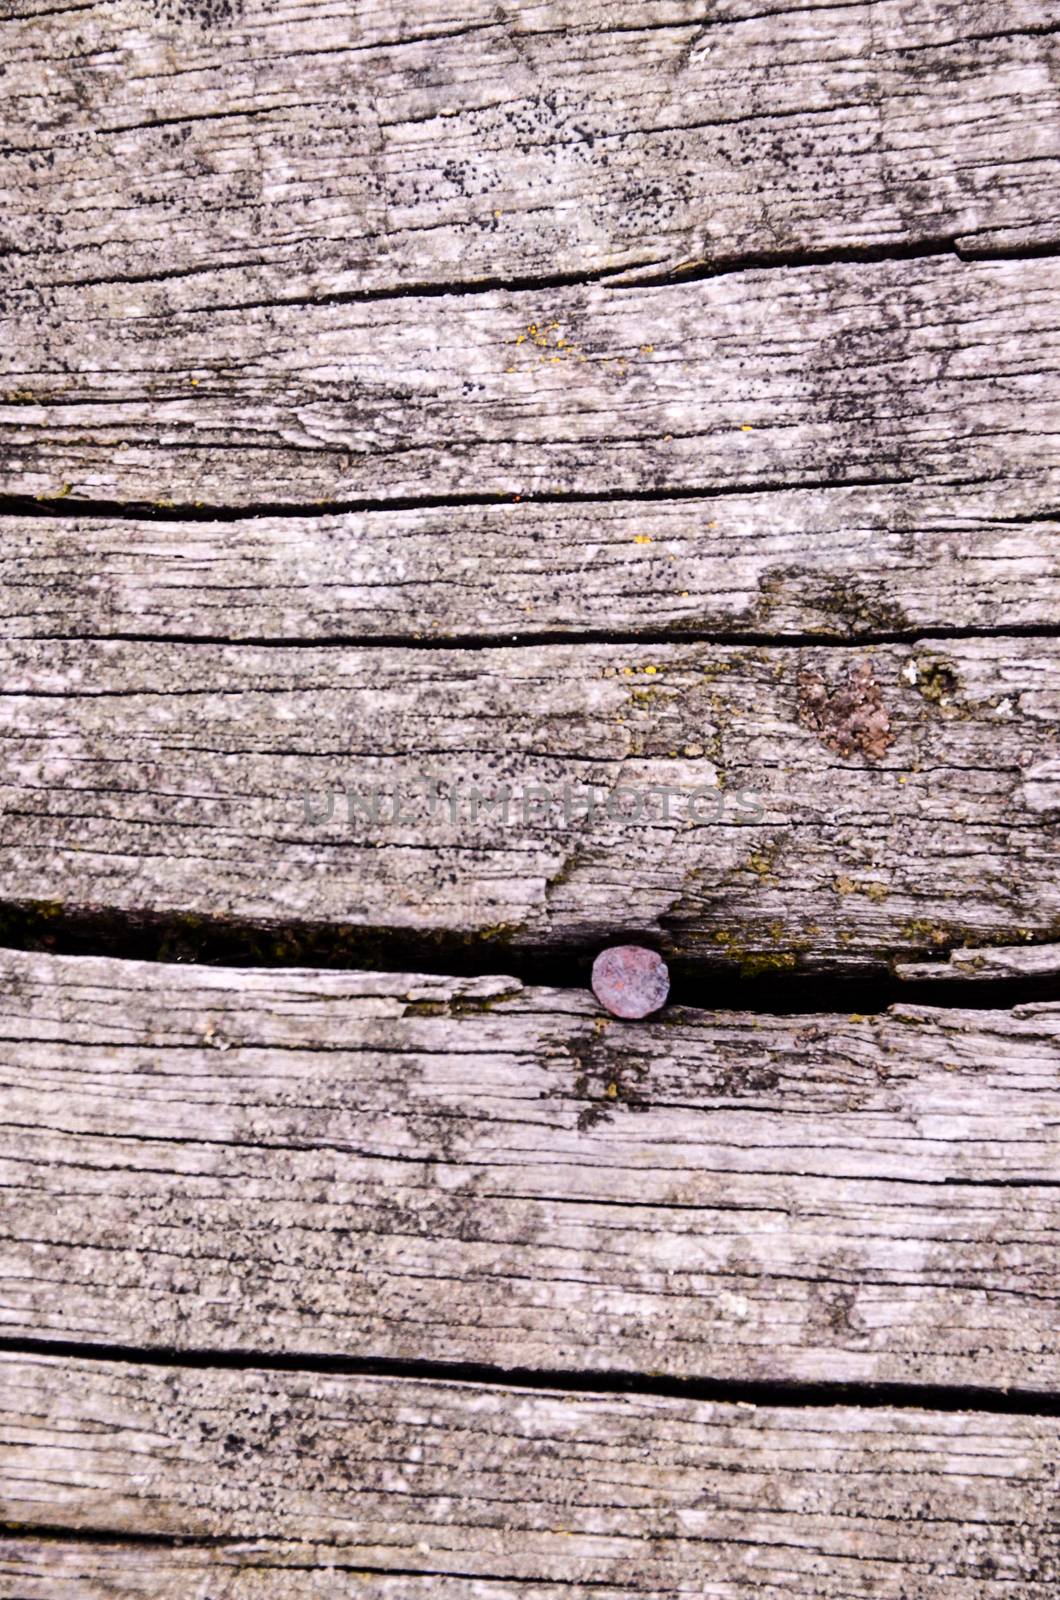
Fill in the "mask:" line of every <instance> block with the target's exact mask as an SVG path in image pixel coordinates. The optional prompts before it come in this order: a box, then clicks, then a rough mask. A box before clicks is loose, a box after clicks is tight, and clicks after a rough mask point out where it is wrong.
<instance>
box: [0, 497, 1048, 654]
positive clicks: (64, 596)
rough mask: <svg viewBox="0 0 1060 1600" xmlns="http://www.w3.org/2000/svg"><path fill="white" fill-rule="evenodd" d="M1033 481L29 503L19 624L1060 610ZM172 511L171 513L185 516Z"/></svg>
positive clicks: (10, 602)
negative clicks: (239, 503) (211, 516)
mask: <svg viewBox="0 0 1060 1600" xmlns="http://www.w3.org/2000/svg"><path fill="white" fill-rule="evenodd" d="M1038 505H1039V491H1038V489H1037V487H1036V486H1035V485H1034V483H1033V482H1004V483H1000V484H993V485H992V484H984V485H980V486H970V487H968V488H960V489H958V488H954V487H953V486H951V485H947V486H945V487H942V486H939V485H937V484H930V483H924V484H915V483H914V484H908V483H907V484H902V485H901V486H897V485H889V484H881V485H879V486H877V487H876V488H872V489H860V488H859V489H843V488H830V489H794V490H767V491H764V492H761V493H759V494H747V495H742V494H735V495H721V496H715V497H711V496H709V495H705V496H703V497H702V498H694V499H688V500H683V499H681V500H652V501H638V500H628V499H627V500H625V501H623V500H622V499H621V498H619V499H617V500H614V501H611V500H604V501H594V502H592V503H589V504H583V503H578V502H568V503H563V502H558V503H552V504H541V503H539V502H534V501H522V502H520V503H519V504H507V505H488V506H477V505H466V506H450V507H442V508H426V509H425V508H419V509H415V510H379V511H369V512H361V513H355V512H348V513H345V514H338V515H328V514H326V513H325V514H311V515H301V516H298V515H287V516H258V517H255V516H253V515H247V516H245V517H241V518H239V519H238V520H235V521H224V522H220V521H213V522H209V521H207V522H190V521H186V520H181V518H180V517H179V516H174V517H173V519H172V520H170V519H169V518H168V517H167V519H166V520H164V521H162V520H151V521H147V520H143V519H137V518H136V517H129V516H127V515H125V516H121V517H118V516H110V517H106V516H104V517H100V516H77V515H73V516H71V515H67V514H64V513H63V510H62V507H61V506H56V507H52V508H49V514H48V515H45V516H21V517H20V516H14V517H11V518H9V519H7V521H6V523H5V543H4V547H3V549H2V550H0V632H2V633H3V634H4V635H5V636H7V637H28V638H50V637H51V638H54V637H66V638H69V637H86V636H87V637H108V636H111V637H113V636H115V635H122V634H125V635H129V634H133V635H138V636H148V635H155V636H158V637H166V636H173V635H176V636H184V637H190V638H215V639H232V640H240V639H247V640H253V639H259V640H277V639H291V640H310V641H311V640H313V639H322V638H325V639H326V638H347V639H349V638H353V639H358V638H363V639H366V640H369V639H378V638H383V639H386V638H390V639H397V638H404V639H408V640H410V641H411V640H414V639H418V638H442V639H444V638H451V639H455V640H459V639H467V638H474V637H481V636H483V635H488V636H493V637H495V638H503V636H504V635H511V634H513V633H514V634H517V635H518V636H519V637H520V638H530V639H532V638H534V637H537V636H539V635H541V634H555V633H577V634H580V635H585V634H587V633H588V634H595V635H597V636H601V637H606V636H607V635H609V634H610V635H611V636H614V635H615V634H616V633H622V632H630V633H637V632H644V631H654V632H655V633H659V632H662V631H665V630H669V631H672V632H673V633H675V634H679V633H682V632H697V633H703V632H707V633H715V634H720V635H730V634H731V635H732V636H733V637H739V636H740V635H747V634H751V635H757V636H765V635H768V636H770V637H783V636H784V635H793V636H800V635H806V634H811V635H812V634H820V635H821V636H822V637H833V638H839V639H842V638H846V637H855V638H856V637H858V636H859V635H866V634H869V635H874V634H879V633H888V634H895V633H909V634H915V633H916V632H917V631H920V632H927V631H930V630H931V629H935V628H943V629H953V628H986V629H990V630H994V629H996V628H997V627H998V625H999V622H1000V623H1002V624H1003V625H1004V626H1006V627H1008V628H1020V627H1047V626H1049V625H1050V624H1051V623H1053V622H1054V621H1055V619H1056V618H1057V617H1058V616H1060V522H1058V521H1055V520H1049V519H1047V518H1045V517H1043V519H1042V520H1041V521H1038V520H1035V512H1036V509H1037V507H1038ZM170 516H172V514H170Z"/></svg>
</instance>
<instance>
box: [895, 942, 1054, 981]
mask: <svg viewBox="0 0 1060 1600" xmlns="http://www.w3.org/2000/svg"><path fill="white" fill-rule="evenodd" d="M894 971H895V976H896V977H897V978H900V979H902V980H903V981H910V982H917V983H924V982H934V981H936V980H942V979H944V980H946V981H947V982H952V981H953V980H954V979H955V978H956V979H960V980H961V981H962V982H966V983H990V982H996V981H997V980H998V979H1003V978H1055V977H1060V944H1030V945H1001V946H990V945H988V946H985V947H984V948H982V949H978V950H976V949H961V950H951V951H950V953H949V955H948V956H946V957H945V958H943V959H942V960H939V961H899V962H896V963H895V969H894Z"/></svg>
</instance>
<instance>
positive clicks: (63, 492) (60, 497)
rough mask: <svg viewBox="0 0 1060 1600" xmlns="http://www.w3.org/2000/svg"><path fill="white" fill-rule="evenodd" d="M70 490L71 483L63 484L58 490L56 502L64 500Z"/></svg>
mask: <svg viewBox="0 0 1060 1600" xmlns="http://www.w3.org/2000/svg"><path fill="white" fill-rule="evenodd" d="M72 488H73V484H72V483H64V484H63V486H62V488H61V489H60V490H59V493H58V494H57V495H56V496H55V498H56V500H65V499H66V497H67V495H68V494H69V493H70V490H71V489H72Z"/></svg>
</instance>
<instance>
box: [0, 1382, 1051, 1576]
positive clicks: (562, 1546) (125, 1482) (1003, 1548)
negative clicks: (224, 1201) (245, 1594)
mask: <svg viewBox="0 0 1060 1600" xmlns="http://www.w3.org/2000/svg"><path fill="white" fill-rule="evenodd" d="M0 1381H2V1385H3V1387H2V1389H0V1407H2V1410H0V1437H2V1438H3V1439H4V1442H5V1448H4V1450H3V1456H2V1463H0V1497H2V1503H3V1505H4V1507H5V1514H6V1516H7V1517H8V1518H9V1519H10V1520H12V1521H15V1522H18V1521H23V1522H24V1521H28V1520H32V1521H33V1522H36V1523H39V1522H41V1521H45V1522H47V1524H48V1525H50V1526H53V1527H60V1528H70V1529H82V1530H86V1531H91V1530H102V1531H105V1532H107V1533H116V1532H121V1531H129V1532H135V1533H137V1534H139V1535H141V1536H142V1535H144V1534H151V1533H155V1534H164V1535H170V1536H172V1535H178V1536H191V1537H197V1538H204V1537H205V1538H211V1537H218V1536H220V1537H222V1538H226V1539H239V1540H242V1541H246V1542H248V1543H250V1544H252V1545H253V1544H259V1545H265V1546H266V1547H267V1546H268V1545H269V1544H270V1543H271V1542H272V1541H277V1542H278V1543H279V1547H280V1550H281V1552H283V1550H284V1544H285V1543H291V1544H298V1545H300V1546H301V1547H302V1550H303V1552H304V1553H303V1554H302V1556H301V1561H302V1563H303V1564H308V1565H310V1566H317V1567H323V1566H327V1564H328V1562H329V1560H331V1559H334V1558H335V1557H339V1558H340V1559H341V1560H342V1561H343V1562H344V1564H345V1565H347V1566H357V1565H361V1564H363V1565H364V1566H367V1567H370V1568H376V1569H383V1570H385V1569H387V1568H390V1569H399V1570H404V1571H409V1570H411V1571H412V1572H416V1571H421V1572H422V1571H432V1572H439V1573H445V1572H449V1573H454V1574H456V1573H459V1574H463V1575H465V1576H466V1577H468V1578H473V1577H476V1576H478V1575H480V1574H481V1575H482V1576H485V1577H493V1578H495V1579H504V1578H511V1579H524V1580H527V1581H531V1582H532V1581H544V1582H550V1581H551V1582H557V1581H565V1582H570V1581H574V1582H580V1583H586V1584H589V1583H603V1584H609V1583H610V1584H616V1585H617V1586H618V1589H619V1592H620V1593H631V1592H636V1591H639V1590H640V1589H642V1588H648V1589H650V1588H652V1587H653V1586H654V1587H656V1588H665V1589H666V1590H667V1591H668V1592H674V1591H673V1588H671V1586H674V1587H675V1588H676V1591H677V1592H678V1593H679V1592H681V1590H682V1589H689V1588H691V1586H692V1585H693V1584H697V1585H699V1588H698V1589H697V1590H696V1592H697V1593H700V1594H702V1593H709V1594H717V1595H721V1596H729V1595H733V1596H735V1595H736V1594H740V1595H747V1594H751V1595H755V1596H758V1595H760V1594H761V1592H762V1591H763V1590H764V1591H765V1593H767V1594H769V1593H775V1592H776V1591H777V1589H780V1588H783V1587H784V1585H785V1584H786V1585H788V1586H789V1588H788V1592H789V1593H798V1594H804V1593H809V1594H814V1595H818V1594H819V1595H834V1596H840V1595H843V1596H847V1595H850V1594H863V1593H869V1592H871V1593H873V1594H882V1595H884V1596H895V1597H897V1596H898V1595H900V1594H903V1593H905V1594H907V1593H909V1592H910V1591H912V1592H915V1593H916V1594H917V1595H918V1596H923V1597H924V1600H983V1597H984V1596H997V1597H999V1600H1000V1597H1001V1596H1002V1595H1003V1596H1005V1600H1029V1597H1030V1596H1034V1597H1035V1600H1038V1597H1041V1600H1045V1597H1046V1595H1047V1585H1048V1584H1049V1582H1050V1580H1051V1579H1052V1578H1053V1576H1054V1574H1055V1572H1056V1563H1057V1559H1058V1556H1060V1548H1058V1546H1060V1538H1058V1530H1057V1526H1056V1522H1055V1509H1056V1496H1057V1493H1058V1491H1060V1479H1058V1468H1057V1444H1058V1436H1060V1423H1058V1421H1057V1419H1056V1418H1047V1417H1026V1416H1018V1417H1013V1416H993V1415H968V1414H964V1415H962V1414H960V1413H956V1414H945V1413H932V1412H925V1411H915V1410H909V1411H898V1410H884V1409H880V1410H871V1411H857V1410H853V1409H847V1408H843V1407H835V1408H829V1409H821V1410H800V1409H790V1408H773V1407H769V1408H764V1407H763V1408H755V1407H753V1406H733V1405H719V1404H704V1403H701V1402H695V1401H685V1400H675V1399H662V1398H650V1397H646V1396H638V1395H609V1394H594V1395H571V1394H567V1393H561V1392H549V1391H538V1392H535V1391H532V1390H526V1389H523V1390H520V1389H504V1388H482V1387H479V1386H477V1385H471V1384H456V1383H436V1382H414V1381H408V1380H393V1379H383V1378H366V1377H349V1376H339V1375H327V1374H314V1375H309V1374H304V1373H291V1372H260V1371H235V1372H232V1371H216V1370H214V1371H210V1370H206V1371H193V1372H189V1371H187V1370H183V1369H180V1368H174V1369H160V1368H154V1367H137V1366H133V1365H128V1366H127V1365H124V1364H119V1363H109V1362H99V1363H96V1362H89V1361H73V1360H50V1359H46V1358H42V1357H37V1358H32V1357H5V1358H0ZM303 1581H304V1580H303Z"/></svg>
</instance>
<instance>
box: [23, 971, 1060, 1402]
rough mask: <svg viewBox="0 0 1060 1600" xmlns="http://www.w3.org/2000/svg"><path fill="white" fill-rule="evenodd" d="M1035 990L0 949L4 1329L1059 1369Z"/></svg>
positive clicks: (1033, 1376)
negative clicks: (681, 979)
mask: <svg viewBox="0 0 1060 1600" xmlns="http://www.w3.org/2000/svg"><path fill="white" fill-rule="evenodd" d="M1058 1065H1060V1005H1053V1006H1048V1005H1043V1006H1027V1007H1023V1008H1020V1009H1018V1010H1016V1011H1014V1012H1011V1013H1009V1012H990V1011H959V1010H938V1009H928V1008H923V1007H912V1006H901V1007H897V1008H895V1009H893V1010H892V1011H889V1012H887V1013H884V1014H882V1015H879V1016H872V1017H848V1016H825V1015H822V1016H796V1017H767V1016H756V1015H753V1014H741V1013H734V1012H705V1011H694V1010H679V1009H674V1010H671V1011H670V1012H668V1013H666V1014H665V1015H664V1016H662V1017H661V1018H660V1019H658V1020H656V1021H654V1022H651V1023H646V1024H639V1025H636V1026H630V1025H628V1024H622V1023H617V1022H614V1021H611V1020H609V1019H607V1018H605V1017H603V1016H601V1014H600V1012H599V1010H598V1008H597V1006H596V1005H595V1002H594V1001H593V999H592V997H591V995H589V994H588V993H586V992H585V991H578V990H572V991H558V990H545V989H524V988H522V986H521V985H520V984H518V983H517V982H515V981H514V980H512V979H503V978H501V979H476V980H472V979H467V980H463V981H458V980H453V979H448V978H440V977H436V978H430V977H415V976H413V975H401V974H390V973H388V974H366V973H355V972H334V973H320V972H309V971H297V970H294V971H292V970H289V969H288V970H284V971H263V970H250V971H233V970H231V969H221V970H211V969H204V968H198V969H196V968H183V967H180V966H162V965H154V966H153V965H150V964H142V963H136V962H122V961H115V960H101V959H80V958H66V959H62V958H54V957H48V956H40V955H36V956H34V955H17V954H14V953H10V952H5V953H4V954H3V961H2V968H0V1182H2V1184H3V1191H4V1196H5V1200H4V1225H3V1226H4V1234H5V1239H4V1241H3V1243H2V1245H0V1331H2V1332H3V1333H5V1334H7V1335H8V1336H14V1337H23V1338H41V1337H45V1338H54V1339H60V1340H62V1339H77V1340H84V1341H89V1342H95V1343H109V1344H113V1343H118V1344H125V1345H135V1346H136V1347H138V1348H148V1347H154V1348H163V1349H178V1350H179V1349H189V1348H192V1349H194V1348H197V1347H198V1348H202V1347H212V1348H217V1349H226V1350H241V1349H242V1350H247V1349H252V1350H258V1351H267V1352H271V1353H281V1354H287V1355H291V1356H293V1357H294V1358H297V1357H298V1356H299V1355H301V1356H305V1355H307V1354H314V1353H316V1354H327V1355H349V1356H356V1357H360V1358H362V1359H363V1358H371V1357H387V1358H391V1359H422V1358H423V1357H424V1355H425V1353H429V1355H430V1357H431V1359H433V1360H435V1361H443V1360H444V1361H450V1362H465V1363H466V1362H475V1363H479V1364H483V1363H485V1364H489V1365H494V1366H500V1367H503V1368H506V1369H509V1370H510V1369H513V1368H526V1369H529V1368H537V1369H545V1370H559V1369H566V1370H573V1371H597V1372H612V1373H614V1372H632V1371H653V1372H661V1373H666V1374H671V1375H675V1376H680V1377H710V1378H728V1379H733V1380H736V1381H741V1380H747V1379H749V1378H755V1379H759V1380H768V1381H785V1382H788V1381H809V1382H821V1381H837V1382H838V1381H847V1382H851V1381H857V1382H899V1383H929V1384H938V1385H955V1384H956V1385H963V1386H966V1387H975V1388H984V1389H985V1388H1001V1389H1006V1388H1012V1387H1015V1388H1021V1389H1035V1390H1049V1389H1050V1388H1054V1389H1055V1388H1056V1387H1057V1383H1058V1379H1060V1348H1058V1343H1057V1337H1056V1326H1057V1308H1058V1303H1060V1275H1058V1272H1057V1249H1058V1241H1060V1132H1058V1129H1060V1075H1058V1071H1057V1068H1058Z"/></svg>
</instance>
